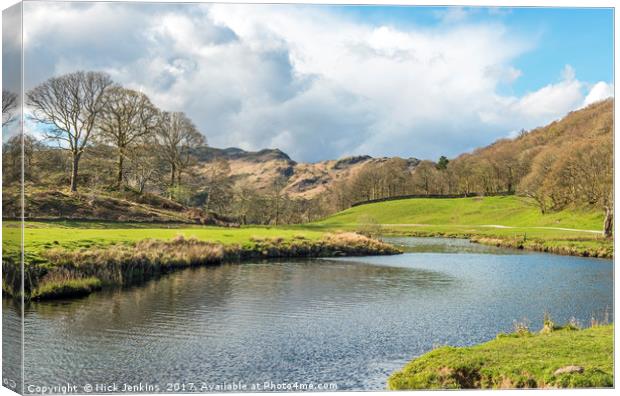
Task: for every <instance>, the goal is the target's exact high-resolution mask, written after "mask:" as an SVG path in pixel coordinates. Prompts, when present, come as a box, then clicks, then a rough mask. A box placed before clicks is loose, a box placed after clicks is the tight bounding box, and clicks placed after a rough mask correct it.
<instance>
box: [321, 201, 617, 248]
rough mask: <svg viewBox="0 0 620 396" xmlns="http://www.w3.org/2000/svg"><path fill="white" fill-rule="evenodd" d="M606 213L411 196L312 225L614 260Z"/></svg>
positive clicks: (525, 202)
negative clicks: (459, 239)
mask: <svg viewBox="0 0 620 396" xmlns="http://www.w3.org/2000/svg"><path fill="white" fill-rule="evenodd" d="M602 224H603V213H602V211H592V210H583V209H565V210H562V211H558V212H551V213H546V214H542V213H541V212H540V210H539V209H538V208H537V207H536V206H535V205H534V204H533V202H532V201H531V200H529V199H528V198H524V197H518V196H501V197H472V198H446V199H434V198H411V199H402V200H394V201H386V202H379V203H372V204H366V205H360V206H355V207H352V208H350V209H347V210H344V211H342V212H339V213H337V214H335V215H333V216H330V217H328V218H326V219H324V220H322V221H319V222H316V223H313V224H312V225H310V226H311V227H313V228H315V229H325V230H361V231H367V232H371V233H380V234H386V235H411V236H449V237H464V238H470V239H472V240H474V241H477V242H480V243H486V244H493V245H498V246H505V247H513V248H523V249H530V250H537V251H545V252H550V253H558V254H570V255H577V256H595V257H607V258H611V257H613V241H612V240H611V239H606V238H604V237H603V236H602V232H601V230H602Z"/></svg>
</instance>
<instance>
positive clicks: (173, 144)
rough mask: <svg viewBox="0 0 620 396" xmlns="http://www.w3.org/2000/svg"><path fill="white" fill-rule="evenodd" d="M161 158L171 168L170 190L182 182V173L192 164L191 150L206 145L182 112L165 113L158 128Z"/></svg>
mask: <svg viewBox="0 0 620 396" xmlns="http://www.w3.org/2000/svg"><path fill="white" fill-rule="evenodd" d="M156 139H157V142H158V145H159V148H160V151H161V156H162V159H164V161H166V163H167V164H168V166H169V168H170V188H171V189H174V188H175V187H176V186H177V185H178V184H179V182H180V178H181V173H182V172H183V170H184V169H185V168H187V166H188V165H189V164H190V162H191V159H192V157H191V150H192V149H193V148H195V147H198V146H200V145H203V144H205V142H206V139H205V137H204V136H203V135H202V134H201V133H200V132H198V130H197V129H196V126H195V125H194V123H193V122H192V121H191V120H190V119H189V118H188V117H187V116H186V115H185V114H184V113H181V112H163V113H162V117H161V121H160V122H159V123H158V127H157V128H156Z"/></svg>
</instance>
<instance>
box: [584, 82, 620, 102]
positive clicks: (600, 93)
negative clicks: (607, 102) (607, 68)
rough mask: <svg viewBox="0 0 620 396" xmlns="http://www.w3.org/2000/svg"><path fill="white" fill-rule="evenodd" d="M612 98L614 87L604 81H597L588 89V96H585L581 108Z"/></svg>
mask: <svg viewBox="0 0 620 396" xmlns="http://www.w3.org/2000/svg"><path fill="white" fill-rule="evenodd" d="M612 96H614V85H613V84H608V83H606V82H604V81H599V82H597V83H596V84H594V86H592V88H591V89H590V92H589V93H588V96H586V98H585V99H584V101H583V106H584V107H585V106H588V105H591V104H592V103H594V102H598V101H600V100H604V99H607V98H610V97H612Z"/></svg>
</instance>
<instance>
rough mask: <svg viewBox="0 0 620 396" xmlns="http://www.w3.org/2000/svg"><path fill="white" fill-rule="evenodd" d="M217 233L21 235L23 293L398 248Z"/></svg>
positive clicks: (14, 268) (8, 263)
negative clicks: (46, 238) (95, 238)
mask: <svg viewBox="0 0 620 396" xmlns="http://www.w3.org/2000/svg"><path fill="white" fill-rule="evenodd" d="M197 230H200V229H197ZM142 231H143V232H142V234H143V235H148V234H149V231H150V230H142ZM203 231H204V230H203ZM254 231H257V230H254ZM220 233H221V235H222V236H226V238H227V239H226V238H224V239H226V240H228V243H226V242H221V241H218V240H213V239H211V240H208V239H201V238H198V237H196V236H193V235H190V236H189V237H187V236H185V235H183V234H178V235H177V236H176V237H174V238H172V239H153V238H150V239H142V240H138V241H131V242H128V241H127V240H125V241H123V242H113V243H101V242H99V243H97V242H94V243H93V244H92V245H90V246H83V242H84V241H83V240H80V241H81V242H82V244H80V243H77V245H75V244H67V243H61V242H58V241H53V242H51V246H48V243H45V244H43V245H37V244H36V243H35V242H34V241H31V243H32V244H34V245H35V246H36V248H34V247H33V246H30V245H31V243H29V242H28V239H27V242H26V246H27V248H26V262H27V265H26V267H25V274H24V279H25V294H26V298H32V299H39V300H43V299H54V298H69V297H79V296H84V295H87V294H89V293H91V292H93V291H96V290H99V289H101V288H103V287H114V286H128V285H135V284H140V283H143V282H145V281H147V280H149V279H152V278H155V277H157V276H160V275H162V274H166V273H169V272H172V271H175V270H178V269H182V268H188V267H195V266H202V265H217V264H221V263H228V262H242V261H247V260H255V259H275V258H297V257H338V256H368V255H389V254H398V253H401V251H400V250H399V249H397V248H395V247H393V246H391V245H389V244H387V243H384V242H381V241H379V240H376V239H372V238H369V237H365V236H363V235H359V234H355V233H350V232H349V233H324V234H321V235H316V234H314V233H310V236H307V235H304V234H302V233H295V234H292V235H287V234H290V232H284V231H282V232H280V234H283V235H287V236H284V237H283V236H279V237H271V236H267V235H269V234H271V230H268V232H263V233H262V234H263V235H261V232H256V233H255V234H256V235H254V236H249V237H248V236H247V235H248V230H245V231H244V232H243V233H242V231H241V230H228V229H226V230H224V231H222V230H221V231H220ZM231 233H232V234H231ZM235 233H238V234H241V235H234V234H235ZM189 234H192V233H191V232H189ZM235 237H236V238H235ZM231 240H232V241H237V242H236V243H235V242H230V241H231ZM74 242H77V241H74ZM108 242H109V241H108ZM239 242H240V243H239ZM80 245H82V246H81V247H80ZM53 246H56V247H53ZM18 262H19V261H18V260H11V256H10V255H8V256H7V255H5V259H4V260H3V275H4V281H3V285H2V289H3V293H4V294H5V295H9V296H16V295H17V294H18V293H16V291H19V290H20V285H21V277H20V273H19V272H20V271H19V266H18V265H16V264H15V263H18Z"/></svg>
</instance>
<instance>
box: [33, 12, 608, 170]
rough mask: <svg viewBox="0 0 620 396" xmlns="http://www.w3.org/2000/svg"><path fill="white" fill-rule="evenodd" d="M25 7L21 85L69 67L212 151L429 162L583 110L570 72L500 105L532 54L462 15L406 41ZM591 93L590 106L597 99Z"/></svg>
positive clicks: (201, 16)
mask: <svg viewBox="0 0 620 396" xmlns="http://www.w3.org/2000/svg"><path fill="white" fill-rule="evenodd" d="M25 7H26V12H28V13H29V15H28V18H27V19H26V20H27V21H29V25H28V26H26V27H25V30H26V36H27V42H28V44H27V59H30V61H29V65H28V67H29V69H27V79H28V80H27V85H30V86H32V85H33V84H36V83H38V82H39V81H41V80H42V79H44V78H47V77H49V75H50V74H58V73H64V72H68V71H71V70H75V69H77V68H84V69H99V70H106V71H108V72H109V73H110V74H111V75H112V77H113V78H114V79H115V80H117V81H119V82H121V83H123V84H126V85H128V86H131V87H134V88H141V89H143V90H144V91H145V92H146V93H147V94H149V96H151V97H152V99H153V101H154V102H155V103H156V104H157V105H159V106H160V107H162V108H165V109H170V110H183V111H186V112H187V114H188V115H189V116H190V117H191V118H192V119H193V120H194V121H195V123H196V124H197V125H198V127H199V128H200V129H201V130H202V131H203V132H204V133H205V134H206V136H207V138H208V139H209V143H210V144H212V145H214V146H216V147H224V146H225V147H227V146H237V147H242V148H245V149H260V148H264V147H266V146H267V147H278V148H280V149H282V150H284V151H285V152H287V153H289V154H290V155H291V156H292V157H293V158H294V159H297V160H305V161H307V160H320V159H326V158H334V157H339V156H342V155H346V154H370V155H375V156H382V155H401V156H417V157H430V158H436V157H438V156H439V155H441V154H446V155H456V154H458V153H460V152H462V151H464V150H468V149H471V148H473V147H476V146H480V145H484V144H488V143H490V142H491V141H493V140H494V139H496V138H497V137H500V136H504V135H506V134H507V133H508V131H512V130H518V129H520V128H531V127H534V126H537V125H542V124H544V123H547V122H549V121H551V120H553V119H556V118H558V117H560V116H562V115H563V114H565V113H566V112H568V111H570V110H573V109H575V108H577V107H579V106H580V105H581V104H583V103H584V100H585V101H587V100H588V99H587V98H585V90H586V89H587V87H586V85H585V84H584V83H583V82H581V81H579V80H578V79H577V78H576V75H575V71H574V70H572V68H570V66H568V67H567V68H565V70H564V71H563V72H562V75H561V77H560V79H559V81H557V82H555V83H552V84H549V85H547V86H544V87H542V88H540V89H539V90H537V91H535V92H531V93H528V94H526V95H523V96H522V97H514V96H506V95H500V94H498V87H499V86H500V85H506V84H507V85H509V84H512V83H513V82H514V81H516V80H517V79H519V78H522V72H521V70H519V69H517V68H515V67H514V65H513V64H512V63H513V61H514V60H515V59H516V58H517V57H519V56H520V55H522V54H524V53H525V52H526V51H528V50H529V49H531V45H532V44H531V42H530V41H529V40H527V38H521V37H518V36H516V35H515V34H513V33H512V32H510V31H508V30H507V29H506V27H505V26H503V25H501V24H482V23H477V24H473V23H470V22H468V21H467V19H465V18H464V17H465V15H462V17H459V18H457V19H458V20H459V23H458V24H452V25H450V24H441V25H439V27H438V28H435V29H432V28H411V29H408V30H403V29H397V28H395V27H393V26H390V25H369V24H364V23H361V22H358V21H355V20H353V19H347V18H346V17H345V16H343V15H342V14H335V13H330V12H328V11H327V9H326V8H324V7H299V6H298V7H292V6H285V5H224V4H215V5H197V4H192V5H187V4H186V5H174V6H172V5H170V6H167V5H163V4H151V5H147V4H141V5H140V6H139V7H138V6H136V5H135V4H134V5H131V4H121V3H115V4H112V3H107V4H101V3H96V4H89V5H79V6H76V5H75V4H73V5H68V4H66V3H65V4H60V3H56V4H54V3H51V4H43V3H26V5H25ZM454 10H457V9H450V10H449V11H450V12H452V13H457V14H458V12H457V11H454ZM464 12H466V11H464ZM444 17H445V15H444ZM456 17H458V15H456V16H454V15H453V16H450V18H456ZM66 26H73V29H72V30H71V34H67V33H64V32H66V31H67V29H66ZM603 84H604V83H603ZM597 86H598V84H597V85H595V86H594V87H593V88H592V90H591V92H590V95H588V97H590V96H592V98H594V97H596V96H597V95H602V94H604V92H605V90H604V89H603V88H605V87H598V88H597ZM607 88H608V87H607ZM598 92H603V93H598Z"/></svg>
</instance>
